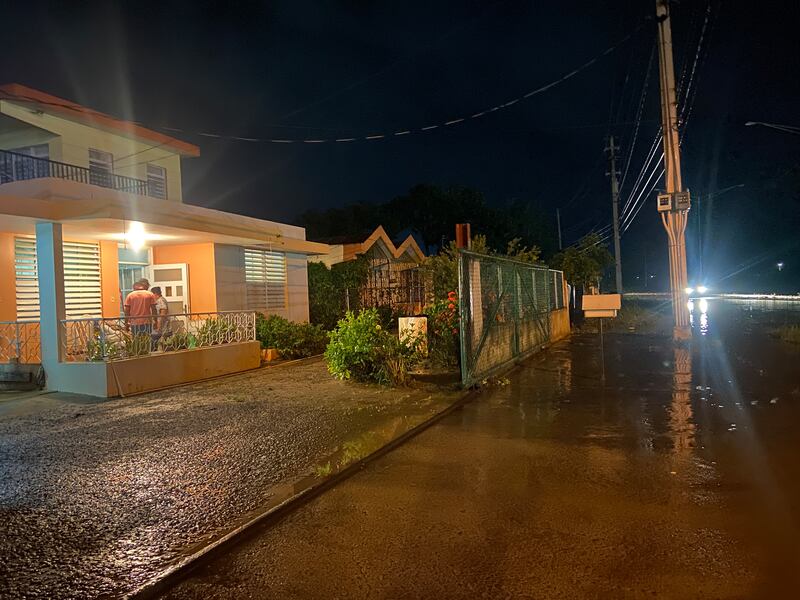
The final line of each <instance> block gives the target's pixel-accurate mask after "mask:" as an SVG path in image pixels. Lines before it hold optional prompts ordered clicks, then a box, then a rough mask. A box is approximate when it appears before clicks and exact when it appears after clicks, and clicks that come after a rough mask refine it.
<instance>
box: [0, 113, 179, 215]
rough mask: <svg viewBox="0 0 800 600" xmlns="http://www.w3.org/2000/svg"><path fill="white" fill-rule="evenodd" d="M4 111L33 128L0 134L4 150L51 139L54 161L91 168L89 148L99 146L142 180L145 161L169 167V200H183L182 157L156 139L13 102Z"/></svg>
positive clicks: (120, 168)
mask: <svg viewBox="0 0 800 600" xmlns="http://www.w3.org/2000/svg"><path fill="white" fill-rule="evenodd" d="M2 111H3V113H4V114H6V115H8V116H9V117H12V118H14V119H16V120H18V121H20V122H24V123H28V124H29V125H32V126H33V127H29V128H26V129H22V130H20V129H19V128H17V127H16V126H15V127H14V128H13V129H11V130H10V131H8V132H7V134H6V135H2V134H0V149H5V150H8V149H11V148H18V147H20V146H30V145H35V144H41V143H45V142H47V143H48V144H49V150H50V160H57V161H60V162H65V163H68V164H71V165H77V166H80V167H88V166H89V148H95V149H97V150H103V151H105V152H110V153H111V154H113V155H114V172H115V173H116V174H118V175H125V176H128V177H135V178H137V179H142V180H146V179H147V165H146V164H145V163H146V162H150V163H152V164H154V165H158V166H161V167H164V168H165V169H166V172H167V199H168V200H173V201H176V202H181V201H182V190H181V162H180V156H179V155H178V154H176V153H175V151H174V150H172V149H171V148H166V147H161V148H153V146H154V145H155V144H153V143H152V142H140V141H136V140H133V139H130V138H126V137H123V136H120V135H116V134H113V133H109V132H107V131H104V130H102V129H97V128H94V127H90V126H88V125H84V124H82V123H77V122H75V121H70V120H69V119H66V118H62V117H59V116H56V115H51V114H46V113H41V114H40V113H35V112H32V111H31V110H29V109H27V108H23V107H20V106H15V105H13V104H10V103H9V102H3V103H2ZM37 128H38V129H37Z"/></svg>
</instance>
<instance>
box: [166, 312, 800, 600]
mask: <svg viewBox="0 0 800 600" xmlns="http://www.w3.org/2000/svg"><path fill="white" fill-rule="evenodd" d="M703 314H705V316H703ZM797 316H798V315H797V313H792V314H791V315H790V314H789V313H787V314H786V315H783V314H782V313H776V312H774V311H773V312H769V313H759V312H758V311H757V310H756V311H752V310H751V308H750V307H749V306H748V305H747V304H734V303H722V302H709V303H708V304H707V306H706V307H705V312H704V313H703V312H702V311H701V310H700V307H699V306H696V307H695V314H694V317H695V325H696V335H695V339H694V341H693V343H692V346H691V350H685V349H675V348H674V347H672V345H671V344H670V343H668V342H667V341H665V340H664V339H663V338H657V337H653V336H638V335H624V334H618V335H608V336H606V344H607V345H606V353H605V355H606V361H607V364H606V373H607V378H608V379H607V382H606V385H605V386H603V385H601V383H600V381H599V378H598V374H599V371H600V368H599V364H598V359H599V352H598V350H597V342H598V339H597V337H596V336H593V335H581V336H576V337H574V338H573V339H572V340H571V341H568V342H566V343H561V344H559V345H557V346H556V347H554V348H553V349H551V350H550V351H549V352H547V353H546V354H543V355H540V356H539V357H536V358H535V359H534V360H532V361H530V362H529V363H527V364H526V365H525V366H524V367H523V368H521V369H518V370H517V371H515V372H513V373H512V374H511V375H509V383H508V384H507V385H504V386H500V387H495V388H492V389H490V390H488V391H487V392H486V393H485V394H483V395H482V397H481V398H480V399H479V400H478V401H475V402H473V403H471V404H469V405H467V406H465V407H463V408H462V409H461V410H459V411H458V412H456V413H454V414H452V415H451V416H449V417H447V418H446V419H445V420H443V421H441V422H440V423H439V424H437V425H436V426H434V427H432V428H430V429H428V430H427V431H426V432H424V433H423V434H421V435H420V436H418V437H417V438H415V439H414V440H412V441H411V442H410V443H408V444H406V445H404V446H403V447H401V448H400V449H398V450H396V451H394V452H392V453H391V454H389V455H387V456H385V457H383V458H381V459H379V460H377V461H375V462H373V463H371V464H370V465H369V466H367V467H366V468H365V469H364V471H362V472H361V473H359V474H358V475H356V476H355V477H353V478H351V479H350V480H348V481H347V482H345V483H343V484H341V485H340V486H338V487H336V488H334V489H333V490H332V491H330V492H328V493H326V494H325V495H324V496H322V497H320V498H318V499H316V500H315V501H313V502H311V503H309V504H308V505H307V506H305V507H303V508H302V509H300V510H299V511H297V512H296V513H294V514H292V515H291V516H289V517H287V518H286V519H284V520H283V521H282V522H280V523H279V524H277V525H276V526H274V527H273V528H271V529H269V530H266V531H261V532H258V534H257V535H255V536H254V537H252V538H251V539H249V540H248V541H246V542H245V543H243V544H242V545H240V546H238V547H237V548H235V549H234V550H233V551H231V552H230V553H229V554H227V555H226V556H225V557H223V558H221V559H218V560H217V561H216V562H214V563H212V564H210V565H208V566H207V567H204V568H203V569H201V570H199V571H197V572H196V573H195V574H193V575H192V577H191V578H190V579H188V580H187V581H184V582H183V583H182V584H180V585H179V586H178V587H176V588H175V589H173V590H172V591H171V592H170V593H169V594H168V595H167V597H169V598H172V599H195V598H196V599H201V598H202V599H204V600H205V599H208V598H402V597H409V598H436V597H441V598H478V597H484V598H497V597H518V598H644V597H647V598H651V597H669V598H761V597H763V598H788V597H794V596H795V594H796V591H797V589H798V587H799V586H800V521H799V519H800V466H798V464H800V435H798V433H797V430H798V426H800V368H798V365H799V364H800V352H798V348H797V347H792V346H789V345H786V344H783V343H781V342H778V341H777V340H774V339H772V338H770V337H769V336H768V335H767V333H766V332H767V330H768V329H769V327H770V326H771V323H774V322H782V321H783V320H784V319H790V318H792V319H794V318H796V317H797ZM701 327H702V330H703V331H702V332H701V331H700V329H701ZM703 334H704V335H703Z"/></svg>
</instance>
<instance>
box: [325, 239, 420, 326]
mask: <svg viewBox="0 0 800 600" xmlns="http://www.w3.org/2000/svg"><path fill="white" fill-rule="evenodd" d="M323 241H324V242H325V243H327V244H328V245H329V246H330V251H329V252H328V253H327V254H325V255H322V256H319V257H316V258H313V259H312V260H319V261H321V262H323V263H325V264H326V265H327V266H328V267H331V266H333V265H335V264H338V263H342V262H347V261H350V260H355V259H356V258H358V257H364V258H365V259H366V260H367V263H368V265H369V271H368V276H367V282H366V284H365V285H364V287H363V288H362V290H361V292H360V294H361V298H360V300H361V305H362V306H388V307H391V308H392V309H393V310H396V311H399V312H404V313H406V314H409V315H412V314H416V313H419V312H420V311H421V310H422V307H423V305H424V304H425V282H424V278H423V277H422V274H421V272H420V270H419V268H418V267H419V266H420V264H421V263H422V261H423V260H425V254H424V253H423V252H422V250H421V249H420V247H419V245H418V244H417V242H416V240H414V237H413V236H411V235H409V236H408V237H406V238H405V239H404V240H403V242H402V243H401V244H400V245H399V246H398V245H395V243H394V242H393V241H392V239H391V238H390V237H389V235H388V234H387V233H386V230H385V229H384V228H383V226H378V227H377V229H375V230H374V231H373V232H371V233H369V232H366V233H365V234H364V235H360V236H343V237H339V238H329V239H326V240H323Z"/></svg>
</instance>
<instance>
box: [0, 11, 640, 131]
mask: <svg viewBox="0 0 800 600" xmlns="http://www.w3.org/2000/svg"><path fill="white" fill-rule="evenodd" d="M644 24H645V22H642V23H640V24H639V25H638V26H637V27H636V28H635V29H634V30H633V31H632V32H631V33H629V34H628V35H626V36H625V37H623V38H622V39H621V40H619V41H618V42H616V43H614V44H612V45H611V46H609V47H608V48H606V49H605V50H604V51H603V52H600V53H599V54H597V55H595V56H594V57H593V58H591V59H589V60H587V61H586V62H584V63H583V64H582V65H580V66H579V67H577V68H575V69H573V70H572V71H570V72H568V73H566V74H565V75H563V76H561V77H559V78H558V79H555V80H553V81H551V82H550V83H548V84H546V85H543V86H540V87H538V88H536V89H533V90H531V91H529V92H527V93H525V94H523V95H521V96H517V97H516V98H511V99H510V100H507V101H506V102H503V103H502V104H498V105H497V106H493V107H491V108H486V109H484V110H480V111H478V112H475V113H472V114H469V115H460V116H455V117H454V118H451V119H448V120H446V121H442V122H438V123H432V124H430V125H426V126H423V127H409V128H406V129H400V130H398V131H389V132H386V131H384V132H376V133H373V134H370V135H356V134H351V135H349V136H342V137H338V138H311V139H309V138H297V139H294V138H264V137H257V136H247V137H245V136H236V135H228V134H222V133H215V132H207V131H205V132H191V131H188V130H186V129H182V128H179V127H166V126H162V127H155V128H153V127H151V129H162V130H165V131H170V132H178V133H187V134H194V135H198V136H201V137H208V138H216V139H226V140H234V141H241V142H251V143H269V144H327V143H348V142H356V141H377V140H389V139H395V138H400V137H404V136H407V135H412V134H422V133H428V132H431V131H434V130H438V129H443V130H446V129H451V128H453V127H455V126H456V125H461V124H464V123H468V122H472V121H475V120H477V119H481V118H483V117H486V116H489V115H491V114H493V113H495V112H498V111H501V110H505V109H508V108H510V107H511V106H514V105H515V104H517V103H519V102H521V101H524V100H527V99H529V98H531V97H533V96H537V95H539V94H542V93H544V92H546V91H548V90H550V89H552V88H554V87H556V86H558V85H560V84H562V83H564V82H565V81H567V80H569V79H571V78H572V77H574V76H575V75H578V74H579V73H581V72H583V71H585V70H586V69H588V68H589V67H591V66H592V65H593V64H595V63H596V62H597V61H599V60H600V59H601V58H603V57H604V56H607V55H609V54H611V53H612V52H614V51H615V50H617V49H618V48H619V47H620V46H622V45H623V44H624V43H625V42H627V41H628V40H629V39H631V38H632V37H633V36H634V35H635V34H636V33H638V32H639V30H641V29H642V27H644ZM6 95H7V96H8V97H9V98H10V99H17V100H20V99H22V100H29V101H31V102H35V103H38V104H45V105H52V106H60V107H62V108H67V109H70V110H77V109H76V107H75V106H74V105H70V104H66V103H58V102H46V101H41V100H38V99H36V98H30V97H27V96H22V95H20V96H14V95H11V94H6ZM81 112H89V113H90V114H96V115H98V116H100V115H102V116H103V117H107V116H108V115H103V113H100V112H98V111H93V110H91V109H82V110H81ZM134 124H136V125H141V123H137V122H134Z"/></svg>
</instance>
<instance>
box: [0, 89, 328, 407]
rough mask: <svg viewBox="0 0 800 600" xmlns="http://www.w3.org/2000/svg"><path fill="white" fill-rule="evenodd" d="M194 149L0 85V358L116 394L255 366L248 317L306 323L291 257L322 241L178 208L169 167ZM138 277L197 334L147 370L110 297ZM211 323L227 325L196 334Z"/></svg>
mask: <svg viewBox="0 0 800 600" xmlns="http://www.w3.org/2000/svg"><path fill="white" fill-rule="evenodd" d="M199 154H200V150H199V148H198V147H197V146H195V145H192V144H189V143H187V142H184V141H181V140H178V139H176V138H173V137H171V136H168V135H165V134H163V133H159V132H157V131H153V130H151V129H147V128H145V127H143V126H141V125H138V124H136V123H133V122H130V121H123V120H120V119H117V118H114V117H111V116H109V115H106V114H103V113H100V112H97V111H95V110H92V109H90V108H87V107H84V106H81V105H79V104H76V103H74V102H71V101H69V100H65V99H62V98H58V97H55V96H51V95H50V94H46V93H43V92H40V91H38V90H34V89H31V88H28V87H25V86H23V85H18V84H10V85H2V86H0V278H2V282H3V284H2V287H1V288H0V362H2V361H3V359H4V358H5V359H6V361H8V360H9V359H13V360H16V361H19V362H35V359H36V358H38V355H39V354H40V355H41V363H42V365H43V367H44V370H45V374H46V377H47V387H48V388H49V389H56V390H62V391H72V392H84V393H89V394H93V395H100V396H108V395H117V394H124V393H127V392H134V391H136V392H138V391H142V390H144V389H153V388H157V387H162V386H163V385H171V384H174V383H180V382H182V381H185V380H190V379H192V378H195V379H196V378H202V377H209V376H213V375H219V374H223V373H225V372H231V371H233V370H240V368H241V367H243V366H244V367H245V368H247V367H249V366H253V365H254V364H257V357H255V355H254V354H253V352H254V348H255V346H254V344H255V342H254V341H253V340H254V325H251V323H250V321H251V320H253V318H254V317H253V315H254V312H255V311H258V312H263V313H269V314H278V315H282V316H284V317H287V318H289V319H291V320H296V321H305V320H308V279H307V270H306V265H307V260H308V257H310V256H316V255H325V254H327V252H328V251H329V248H328V246H326V245H325V244H320V243H316V242H310V241H307V240H306V239H305V230H304V229H303V228H300V227H294V226H290V225H285V224H282V223H276V222H272V221H264V220H260V219H254V218H250V217H245V216H241V215H236V214H231V213H226V212H222V211H218V210H212V209H208V208H202V207H198V206H193V205H190V204H184V202H183V190H182V187H181V163H182V161H184V160H188V159H191V158H193V157H197V156H199ZM140 277H147V278H148V279H149V280H150V282H151V283H152V285H158V286H160V287H161V289H162V291H163V294H164V296H165V298H166V299H167V301H168V303H169V306H170V313H171V314H174V315H176V318H175V319H174V320H173V321H174V322H175V323H178V324H179V326H181V325H182V326H183V327H184V329H185V330H186V332H187V336H188V334H189V333H191V332H192V331H195V330H196V331H195V333H196V332H199V331H201V329H200V328H202V327H205V329H203V330H202V331H203V332H205V333H204V334H203V335H194V334H192V336H191V339H192V340H193V341H192V342H187V341H186V339H188V337H187V338H181V339H184V342H185V343H184V344H183V346H184V347H183V348H180V349H185V347H186V346H189V347H193V346H195V345H197V346H200V345H202V344H200V342H201V341H203V340H207V341H209V344H208V346H209V347H207V348H205V347H204V348H201V347H196V348H194V347H193V350H192V352H172V353H170V352H156V353H151V354H150V355H149V356H147V357H146V358H147V359H148V360H147V361H144V360H142V359H138V358H137V357H133V358H132V357H131V356H130V354H131V352H130V348H127V350H120V349H121V348H122V346H123V344H124V343H128V342H129V340H128V337H126V336H125V335H124V332H123V331H122V329H123V328H124V325H125V323H124V322H121V321H120V316H121V305H122V300H123V298H124V296H125V294H126V293H127V292H128V291H130V290H131V288H132V285H133V282H134V281H135V280H137V279H139V278H140ZM219 319H226V320H227V321H226V323H228V321H229V322H230V323H228V324H227V325H225V326H224V327H223V326H222V325H220V324H219V323H218V324H217V325H215V326H214V327H212V326H211V325H209V324H208V322H210V321H212V320H219ZM234 322H236V323H237V325H236V326H234V325H233V324H232V323H234ZM220 323H222V321H220ZM212 331H213V333H214V336H217V337H214V336H211V337H209V335H206V334H208V333H209V332H212ZM36 332H40V338H41V348H39V347H38V340H39V335H36ZM219 332H223V333H224V335H229V336H230V335H232V336H233V337H235V338H236V339H235V340H234V339H222V338H219V337H218V334H219ZM231 332H233V333H231ZM78 334H80V335H78ZM76 335H77V338H76ZM224 335H223V337H224ZM114 336H116V337H117V338H118V339H117V341H116V342H113V341H110V340H111V338H113V337H114ZM212 337H213V341H212ZM95 338H97V339H100V340H101V342H102V344H100V345H99V346H98V343H99V342H97V340H96V339H95ZM245 338H247V339H245ZM76 339H78V341H77V342H76V341H75V340H76ZM176 339H177V338H176ZM23 342H24V343H23ZM96 342H97V343H96ZM222 342H226V343H225V344H224V345H225V348H224V349H223V348H222V345H223V344H222ZM232 342H236V343H232ZM115 344H116V345H115ZM22 346H25V347H26V348H27V349H24V348H22ZM79 346H80V347H82V348H83V350H82V351H81V350H80V348H79ZM212 346H213V347H212ZM245 346H247V348H244V347H245ZM87 347H90V348H91V349H93V350H95V352H89V351H88V350H87ZM98 347H100V348H101V349H102V352H100V353H99V354H98V353H97V352H96V350H97V348H98ZM255 351H256V352H257V350H255ZM141 353H142V354H143V355H144V354H145V353H146V349H141ZM110 355H113V356H110ZM223 355H224V356H223ZM119 356H124V357H126V360H115V357H119ZM156 359H158V360H156ZM137 360H138V363H137V364H133V363H136V362H137ZM93 361H94V362H96V363H98V364H92V363H93ZM148 361H149V362H148ZM123 363H125V364H123ZM145 363H148V364H145ZM109 364H110V365H111V367H109V368H107V369H105V370H103V369H102V368H101V367H105V366H107V365H109ZM126 369H127V370H128V371H130V377H128V375H126ZM101 371H102V372H103V373H102V375H101V374H100V372H101ZM126 377H128V379H126ZM137 377H138V380H136V379H137Z"/></svg>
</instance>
